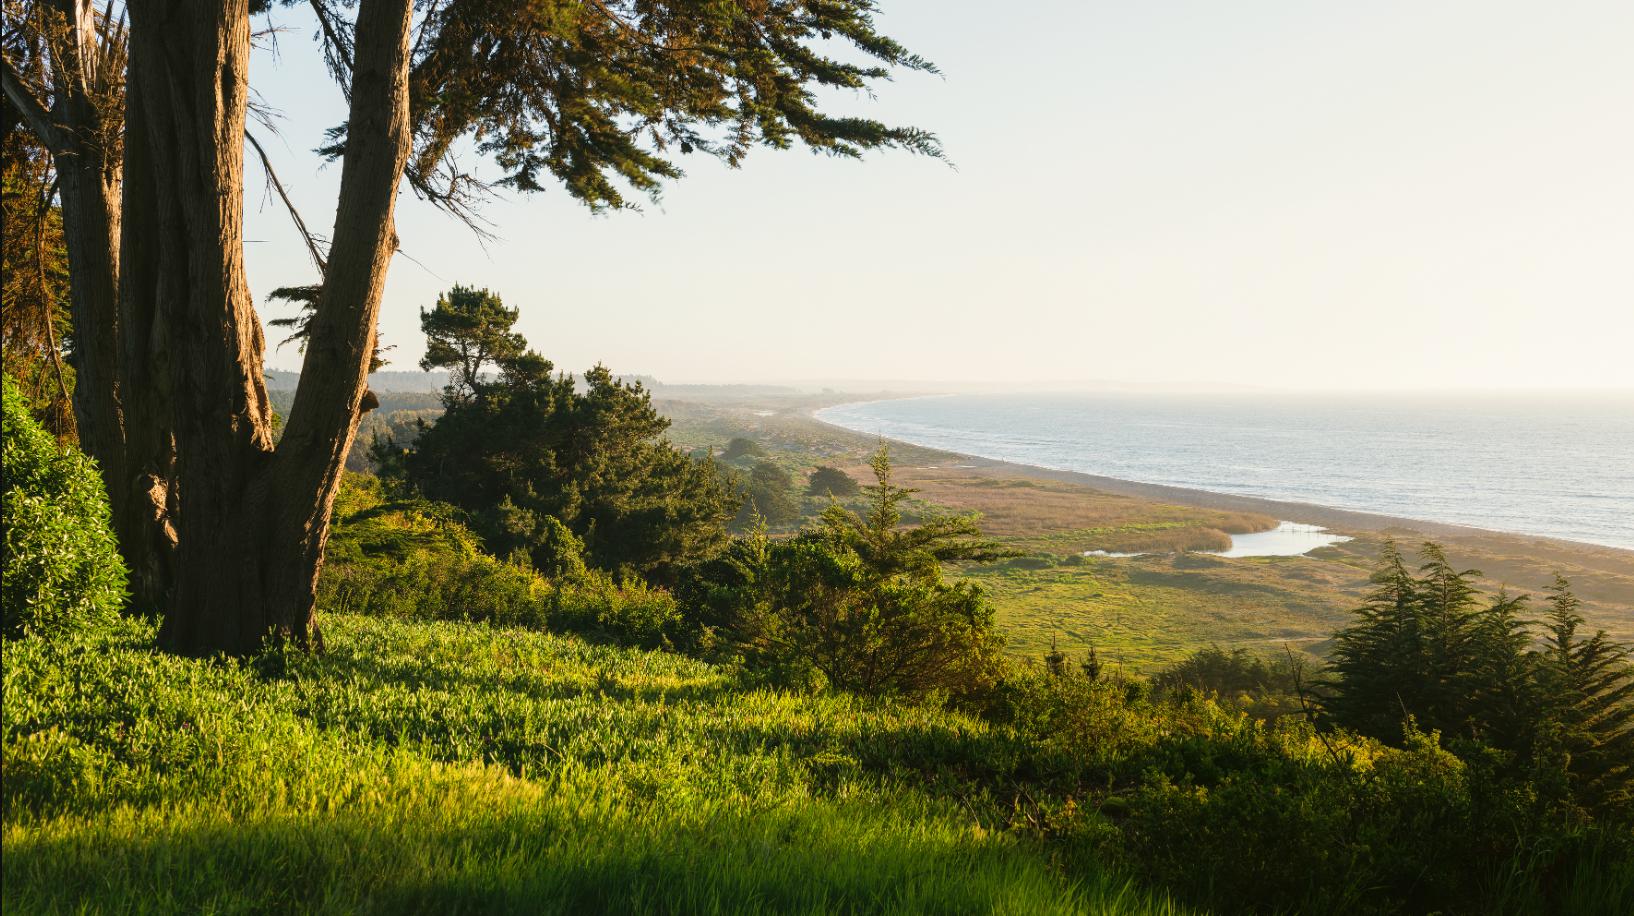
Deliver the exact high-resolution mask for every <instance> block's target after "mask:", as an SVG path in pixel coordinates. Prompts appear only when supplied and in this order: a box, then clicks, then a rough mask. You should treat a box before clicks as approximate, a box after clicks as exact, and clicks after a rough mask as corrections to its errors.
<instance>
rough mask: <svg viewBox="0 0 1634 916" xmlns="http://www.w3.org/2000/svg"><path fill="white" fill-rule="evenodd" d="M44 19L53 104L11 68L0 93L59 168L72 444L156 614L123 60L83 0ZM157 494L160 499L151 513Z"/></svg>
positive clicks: (160, 593) (160, 509)
mask: <svg viewBox="0 0 1634 916" xmlns="http://www.w3.org/2000/svg"><path fill="white" fill-rule="evenodd" d="M53 20H54V24H52V23H53ZM44 21H45V22H46V23H47V24H46V25H45V29H46V34H45V35H44V36H42V39H43V43H44V45H45V46H46V47H48V48H50V49H51V57H52V60H51V68H50V69H51V73H50V83H51V85H50V87H49V97H50V101H51V105H50V107H49V109H48V108H47V107H46V104H45V99H41V98H35V97H34V96H33V95H32V91H31V90H30V89H29V87H28V86H27V85H26V84H25V83H24V82H23V81H22V79H21V77H20V76H19V75H18V74H16V73H13V72H12V71H11V69H10V67H9V65H8V67H7V70H6V77H7V79H6V92H7V95H8V96H10V97H11V98H12V100H13V103H14V105H15V106H16V107H17V108H18V110H19V111H21V112H22V113H23V116H24V118H25V120H26V121H27V122H28V124H29V126H30V129H32V130H33V131H34V132H35V134H36V135H37V136H38V137H39V138H40V139H41V141H42V142H43V143H44V144H45V146H46V148H47V149H48V150H50V152H51V157H52V162H53V164H54V166H55V168H56V171H57V183H58V184H57V187H58V195H59V199H60V201H61V204H62V221H63V235H64V241H65V243H66V246H67V249H68V272H69V307H70V308H69V310H70V315H71V318H72V321H73V327H74V347H73V350H72V352H71V354H70V360H71V362H72V364H73V366H74V370H75V377H76V385H75V389H74V396H73V401H74V412H75V415H76V426H77V427H78V433H79V440H80V445H81V446H82V447H83V448H84V449H85V451H86V452H87V453H88V454H90V455H91V457H93V458H95V459H96V461H97V465H98V467H99V468H100V469H101V471H102V476H103V480H104V481H105V483H106V485H107V490H108V501H109V504H110V509H111V514H112V521H113V526H114V530H115V533H116V535H117V536H118V542H119V546H120V553H121V554H122V556H123V557H124V560H125V563H126V566H127V567H128V568H129V570H130V572H131V592H132V599H133V603H134V604H135V605H136V607H137V608H139V609H140V610H142V611H144V612H148V613H152V612H156V611H158V610H160V609H162V608H163V606H164V603H165V600H166V598H167V596H168V593H169V584H170V583H169V578H168V575H167V571H168V564H167V562H166V552H167V551H168V549H169V544H170V543H173V538H168V539H167V537H166V533H167V531H168V530H169V524H168V520H167V518H166V512H165V509H166V506H167V495H168V492H169V487H168V485H166V484H165V482H164V480H163V479H162V478H153V479H144V478H143V477H142V476H141V475H140V474H139V473H137V472H136V470H135V468H136V467H137V466H138V463H136V462H133V461H132V454H131V450H130V448H129V445H130V443H129V440H128V435H127V434H128V433H129V432H130V425H129V424H128V422H127V413H129V412H130V411H131V409H132V408H133V407H135V408H142V407H144V406H145V404H146V401H147V400H148V398H147V393H146V389H145V388H144V387H142V386H140V385H138V386H136V387H132V385H131V381H132V380H131V379H130V378H129V377H128V376H127V373H126V372H125V371H124V369H125V368H126V365H127V364H126V360H125V359H124V357H125V355H126V353H125V351H126V350H127V349H128V346H127V344H128V343H129V341H127V340H125V335H124V333H123V328H124V323H123V321H122V316H121V314H120V300H119V292H120V264H121V243H120V238H121V217H122V213H123V204H122V201H121V184H122V172H123V168H122V162H121V152H120V145H121V144H120V142H119V139H120V133H121V127H122V125H121V123H120V121H121V119H120V117H119V115H120V110H119V107H120V104H121V101H122V99H121V95H122V93H121V90H120V88H119V83H120V80H121V78H122V76H123V74H121V73H118V72H112V71H113V70H114V69H115V68H116V67H118V66H119V65H120V63H121V57H122V54H121V53H120V49H119V48H118V47H117V46H114V47H104V46H103V43H104V42H116V40H117V39H115V38H110V37H109V36H108V35H107V34H104V33H102V32H100V31H99V29H98V27H97V21H96V10H95V7H94V5H93V4H92V2H91V0H54V2H53V3H52V4H51V12H50V13H49V14H47V15H46V18H45V20H44ZM102 68H106V69H108V70H109V71H110V72H101V70H102ZM145 412H146V413H151V411H145ZM168 425H169V418H168V416H167V417H165V418H164V419H163V420H162V421H161V422H160V430H161V435H162V438H164V439H165V440H166V441H168V435H167V434H163V433H162V430H164V429H168ZM150 438H151V437H150ZM155 493H158V494H159V496H160V499H159V501H158V503H157V508H155V499H154V494H155Z"/></svg>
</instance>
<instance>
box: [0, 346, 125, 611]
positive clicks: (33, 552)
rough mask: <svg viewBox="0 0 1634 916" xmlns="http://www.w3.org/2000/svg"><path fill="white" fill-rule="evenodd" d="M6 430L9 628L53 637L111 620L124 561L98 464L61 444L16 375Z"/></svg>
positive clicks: (1, 603)
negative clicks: (31, 408)
mask: <svg viewBox="0 0 1634 916" xmlns="http://www.w3.org/2000/svg"><path fill="white" fill-rule="evenodd" d="M0 430H3V432H0V438H3V440H4V459H3V460H4V472H3V475H4V483H3V489H4V510H3V511H4V514H3V517H0V524H3V525H4V527H5V536H4V537H5V540H4V548H3V552H0V564H3V566H4V569H5V578H4V585H3V586H0V596H3V597H0V607H3V613H4V617H3V628H4V634H5V635H6V636H7V637H14V636H24V635H39V636H44V637H47V638H51V637H56V636H61V635H66V634H68V633H70V632H73V631H78V630H84V629H88V628H93V627H97V626H101V625H103V624H106V623H108V622H110V621H112V620H113V619H114V618H115V617H116V615H117V614H118V612H119V608H120V605H121V603H122V602H123V601H124V598H125V566H124V563H123V562H122V561H121V560H120V557H119V551H118V549H117V545H116V543H115V541H114V536H113V531H112V529H111V528H110V527H109V525H108V498H107V493H106V491H105V490H104V489H103V486H102V478H101V477H100V476H99V475H98V474H97V470H96V465H95V464H93V463H92V462H91V460H90V459H89V458H87V457H85V456H84V455H83V454H81V453H79V452H77V451H74V450H71V449H63V448H60V447H59V446H58V445H57V443H56V440H55V439H53V438H52V437H51V434H50V433H47V432H46V431H45V430H44V429H43V428H41V427H40V425H39V423H37V422H36V421H35V419H34V417H33V415H32V414H31V413H30V412H29V410H28V405H27V403H26V402H25V401H24V399H23V396H22V394H21V392H19V391H18V390H17V387H16V386H15V384H13V382H12V380H11V378H10V377H9V376H8V377H7V378H6V379H5V383H4V417H3V419H0Z"/></svg>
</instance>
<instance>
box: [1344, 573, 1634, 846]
mask: <svg viewBox="0 0 1634 916" xmlns="http://www.w3.org/2000/svg"><path fill="white" fill-rule="evenodd" d="M1424 553H1425V559H1426V562H1425V564H1424V566H1423V567H1422V569H1421V570H1420V575H1419V576H1416V577H1415V576H1413V575H1412V574H1411V573H1409V572H1408V571H1407V569H1406V565H1405V563H1404V562H1403V560H1402V558H1401V555H1400V553H1399V552H1398V551H1396V550H1395V548H1394V545H1390V546H1389V547H1388V548H1387V550H1386V552H1385V557H1384V561H1383V564H1382V568H1381V569H1380V570H1379V572H1378V573H1377V574H1376V575H1375V582H1376V583H1377V585H1378V588H1377V589H1376V590H1375V591H1374V593H1373V594H1371V595H1370V596H1369V597H1368V600H1367V603H1366V604H1365V605H1363V607H1362V608H1360V609H1359V610H1358V611H1357V617H1358V620H1357V622H1356V623H1355V624H1353V625H1352V626H1350V627H1347V628H1346V629H1344V630H1341V631H1340V632H1339V633H1338V634H1337V635H1336V637H1335V648H1334V651H1333V657H1332V672H1331V673H1332V677H1331V682H1330V684H1329V686H1328V689H1327V694H1326V696H1325V697H1324V699H1323V705H1324V707H1325V709H1326V712H1327V714H1328V716H1329V717H1330V718H1331V719H1332V720H1333V721H1334V722H1336V723H1338V724H1340V725H1343V726H1345V727H1348V728H1352V729H1355V730H1357V731H1360V732H1362V733H1364V734H1370V735H1374V736H1376V737H1379V738H1382V739H1384V740H1386V741H1390V742H1391V743H1398V742H1400V741H1402V740H1403V737H1404V731H1403V730H1404V729H1408V730H1410V729H1411V728H1412V727H1414V726H1413V725H1412V723H1414V722H1416V723H1419V724H1421V726H1422V727H1426V728H1433V729H1434V730H1435V731H1437V732H1440V733H1442V734H1445V735H1446V736H1447V737H1448V738H1449V740H1451V741H1452V742H1453V743H1454V745H1455V746H1459V745H1460V743H1467V744H1468V745H1470V747H1471V748H1472V751H1471V752H1472V753H1479V752H1481V751H1482V750H1483V749H1492V750H1494V751H1496V752H1499V758H1498V759H1499V761H1500V763H1501V764H1502V765H1503V766H1505V767H1507V768H1509V769H1510V770H1514V771H1517V772H1524V773H1527V774H1529V776H1530V778H1531V779H1533V780H1534V781H1535V782H1536V783H1537V784H1538V789H1539V791H1542V792H1544V793H1546V794H1547V793H1550V792H1554V793H1556V794H1565V795H1568V796H1570V797H1572V798H1574V799H1575V800H1576V801H1577V802H1578V803H1581V804H1582V805H1584V806H1585V808H1586V810H1587V811H1589V812H1591V813H1593V814H1596V815H1599V816H1612V817H1626V816H1628V815H1629V814H1630V811H1631V809H1630V802H1631V800H1634V765H1631V764H1630V763H1629V760H1630V756H1631V754H1634V733H1631V729H1634V670H1631V668H1630V665H1629V661H1628V658H1629V650H1628V649H1627V648H1626V647H1623V646H1620V645H1618V644H1616V643H1614V642H1612V641H1611V640H1610V638H1609V637H1607V636H1606V634H1605V633H1603V632H1601V633H1597V634H1596V635H1595V636H1593V637H1590V638H1587V639H1585V638H1582V637H1580V636H1579V635H1578V633H1577V631H1578V628H1579V627H1580V626H1581V625H1582V618H1581V617H1580V616H1579V615H1578V614H1577V601H1576V598H1575V597H1574V596H1573V595H1572V594H1571V589H1570V587H1569V585H1568V583H1567V582H1566V581H1565V580H1564V579H1561V578H1558V577H1557V580H1556V583H1555V586H1554V588H1553V596H1552V598H1551V600H1550V608H1551V609H1550V614H1549V622H1548V626H1547V628H1546V630H1545V635H1546V637H1547V640H1546V643H1545V646H1544V648H1543V649H1542V650H1541V651H1539V650H1534V649H1532V648H1531V646H1532V643H1533V633H1532V631H1531V629H1530V624H1529V622H1528V621H1526V620H1525V619H1523V618H1522V617H1521V616H1520V615H1521V610H1522V608H1523V607H1524V600H1525V599H1524V597H1521V598H1511V597H1508V596H1505V595H1499V596H1497V597H1496V598H1495V599H1492V600H1490V601H1489V602H1487V603H1486V604H1485V605H1484V606H1482V605H1481V603H1480V602H1479V600H1478V597H1477V595H1476V592H1475V589H1474V587H1473V586H1472V585H1471V584H1470V581H1469V580H1470V578H1471V577H1472V576H1474V575H1476V574H1475V573H1469V572H1456V571H1454V570H1453V569H1452V567H1451V566H1449V565H1448V563H1447V561H1446V557H1445V555H1444V554H1443V553H1442V552H1441V550H1440V548H1439V547H1437V546H1436V545H1434V544H1428V545H1426V546H1425V550H1424Z"/></svg>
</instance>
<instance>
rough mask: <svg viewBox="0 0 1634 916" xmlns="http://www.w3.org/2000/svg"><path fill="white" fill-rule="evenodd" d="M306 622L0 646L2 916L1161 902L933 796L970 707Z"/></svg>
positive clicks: (606, 651)
mask: <svg viewBox="0 0 1634 916" xmlns="http://www.w3.org/2000/svg"><path fill="white" fill-rule="evenodd" d="M322 623H323V628H324V635H325V640H326V643H327V646H328V650H327V651H326V652H324V653H323V654H321V655H315V656H312V655H300V654H288V655H284V654H278V655H273V656H267V657H263V658H260V659H258V660H256V661H255V662H253V663H245V664H241V663H236V662H227V661H217V662H206V661H192V660H182V659H176V658H170V657H166V656H163V655H159V654H156V653H154V652H153V650H152V648H151V647H152V643H153V632H152V630H151V628H150V627H149V626H147V625H146V624H142V623H139V622H127V623H123V624H121V625H120V626H119V627H117V628H116V629H115V630H114V631H112V632H109V633H106V634H103V635H100V636H95V637H88V638H86V639H84V640H81V641H75V642H73V643H71V644H66V645H60V646H59V645H51V644H47V643H44V642H40V641H33V640H30V641H17V640H10V641H7V643H6V644H5V648H4V653H5V696H6V704H5V720H4V721H5V747H6V755H5V780H4V793H5V794H4V801H5V833H4V847H5V856H4V879H5V880H4V888H5V890H4V900H5V909H6V911H7V912H8V913H73V912H87V911H94V912H109V913H116V912H130V913H138V912H152V913H174V912H190V913H245V912H266V911H269V910H277V911H281V912H303V913H354V912H378V913H398V912H423V913H501V912H529V913H538V912H557V913H584V912H619V913H676V912H687V913H711V912H747V913H754V912H777V913H830V912H864V911H865V912H885V913H892V912H895V913H962V912H995V913H1015V914H1027V913H1091V912H1119V913H1177V912H1184V910H1182V909H1181V908H1179V907H1177V906H1176V905H1174V904H1172V903H1171V902H1169V901H1168V899H1167V898H1166V897H1165V896H1164V895H1161V894H1152V893H1148V892H1146V891H1142V890H1139V889H1138V888H1137V886H1136V885H1134V884H1133V883H1132V882H1131V881H1130V879H1129V878H1128V877H1126V876H1122V875H1119V874H1117V873H1116V872H1112V871H1092V872H1080V873H1076V874H1075V875H1074V876H1072V877H1071V878H1069V877H1067V876H1066V875H1064V874H1063V873H1062V872H1061V871H1060V870H1059V869H1057V868H1055V867H1052V866H1051V864H1050V860H1049V858H1048V857H1047V856H1045V855H1044V854H1043V853H1042V851H1041V850H1042V846H1041V844H1040V842H1039V841H1038V840H1036V839H1029V838H1026V837H1022V836H1018V835H1016V834H1014V833H1011V832H1007V831H1003V830H997V829H993V827H992V824H993V823H994V822H995V821H996V820H997V816H996V814H995V813H994V811H995V810H996V809H995V807H994V806H995V801H994V800H993V799H990V798H989V799H985V800H984V799H981V798H980V797H977V798H975V799H972V798H969V797H962V796H960V795H959V793H957V792H955V791H948V790H945V789H944V790H942V791H938V785H937V783H938V778H939V773H940V772H941V771H949V770H951V769H952V768H953V761H956V760H957V759H959V758H960V757H962V756H974V757H983V756H988V755H992V754H994V753H995V751H993V750H992V749H991V747H990V746H992V745H995V744H998V745H1002V744H1004V743H1005V742H1006V740H1007V739H1006V738H1005V736H1003V735H1002V734H1000V733H999V732H998V731H996V730H995V729H993V728H991V727H989V726H987V725H984V724H983V723H981V722H980V721H978V720H976V719H974V718H972V717H970V716H967V715H961V714H958V713H953V712H948V711H943V710H938V709H934V708H928V707H921V706H912V705H906V704H899V703H893V702H890V701H883V700H881V701H871V700H862V699H857V698H853V697H847V696H793V695H786V694H778V693H774V692H767V691H763V690H756V689H743V688H740V687H739V686H737V685H735V684H734V682H733V679H732V678H731V677H729V676H728V675H726V674H725V673H723V672H721V671H719V670H716V669H714V668H711V667H710V666H707V665H704V664H702V663H699V662H696V661H692V660H689V659H687V658H684V657H681V656H678V655H675V654H671V653H663V652H652V651H641V650H631V649H617V648H610V647H605V646H596V645H592V644H589V643H586V642H583V641H580V640H577V639H573V638H569V637H558V636H552V635H545V634H540V633H533V632H526V631H522V630H514V629H497V628H490V627H488V626H485V625H473V624H460V623H442V622H405V621H391V620H382V619H372V618H367V617H361V616H352V615H325V616H324V618H323V621H322ZM972 749H979V750H972ZM1010 750H1011V752H1012V753H1013V752H1014V748H1011V749H1010ZM1001 756H1002V754H1001ZM984 824H985V826H984Z"/></svg>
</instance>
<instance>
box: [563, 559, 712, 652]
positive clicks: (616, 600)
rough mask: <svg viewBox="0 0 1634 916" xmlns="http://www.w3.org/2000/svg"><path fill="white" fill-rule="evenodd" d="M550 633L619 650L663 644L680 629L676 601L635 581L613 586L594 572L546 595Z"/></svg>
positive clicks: (612, 582) (668, 594) (567, 581)
mask: <svg viewBox="0 0 1634 916" xmlns="http://www.w3.org/2000/svg"><path fill="white" fill-rule="evenodd" d="M550 619H551V629H553V630H559V631H562V632H569V633H578V634H580V635H582V636H587V637H590V638H592V639H597V640H604V641H607V642H613V643H617V644H618V645H624V646H644V647H653V646H659V645H664V644H667V643H668V641H669V638H670V636H671V635H672V634H673V632H674V630H675V628H676V626H677V625H678V624H679V623H680V619H681V614H680V610H679V609H678V608H677V607H676V603H675V598H674V597H672V596H671V595H670V593H669V592H667V591H665V590H664V589H661V588H656V587H654V586H651V585H648V584H646V583H645V582H643V581H642V580H640V579H629V580H627V581H625V582H623V583H619V582H615V581H614V580H613V578H612V577H611V576H608V575H607V574H606V573H602V572H599V571H596V570H589V571H587V572H585V573H584V574H583V575H580V576H575V577H573V578H571V579H564V580H559V581H558V582H557V583H556V584H555V585H554V587H553V588H552V590H551V595H550Z"/></svg>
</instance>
